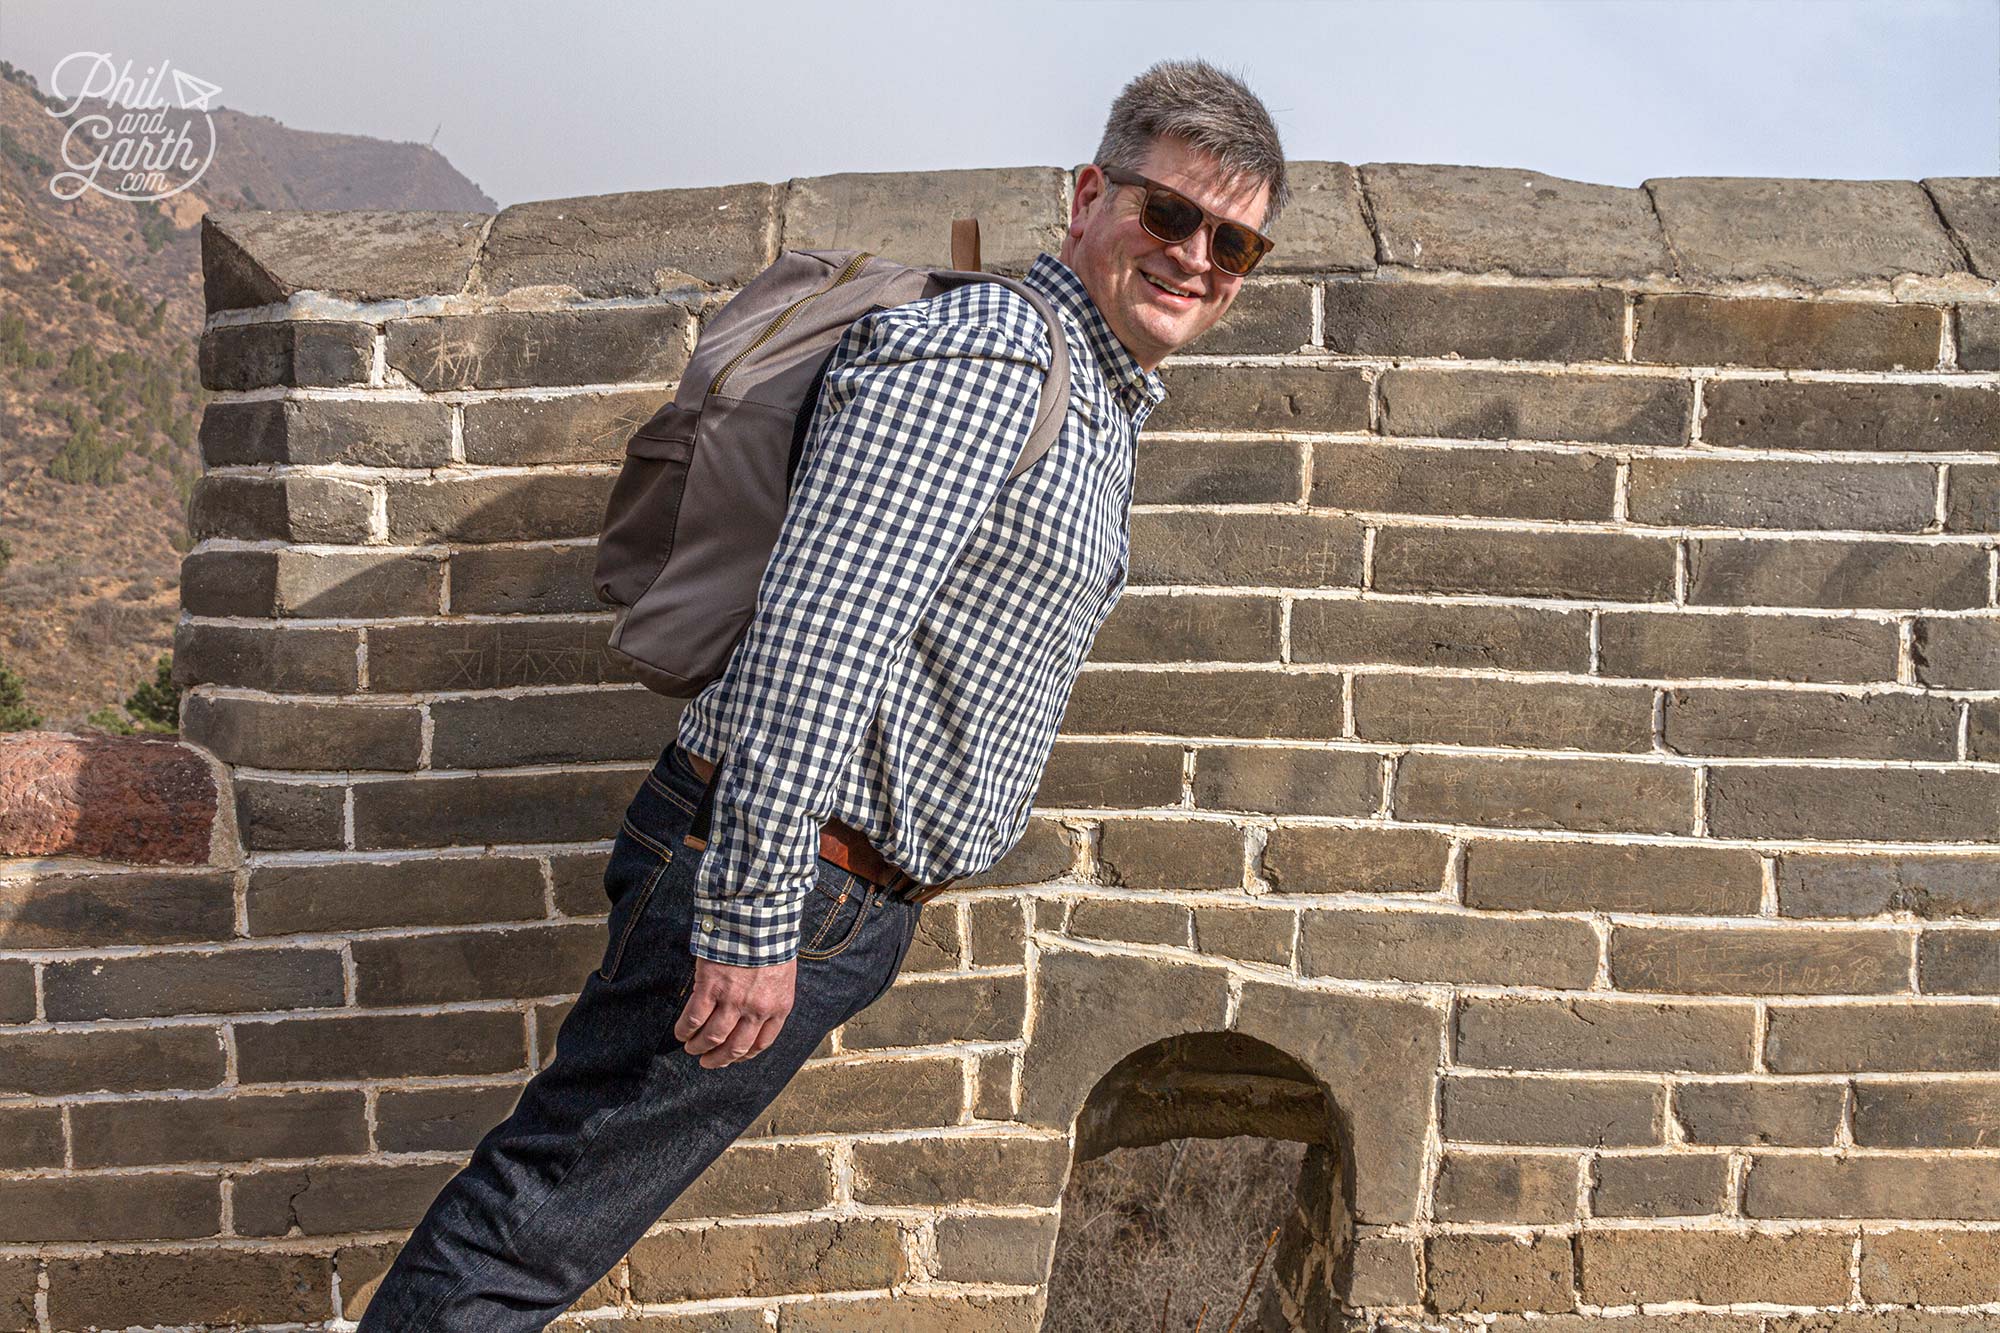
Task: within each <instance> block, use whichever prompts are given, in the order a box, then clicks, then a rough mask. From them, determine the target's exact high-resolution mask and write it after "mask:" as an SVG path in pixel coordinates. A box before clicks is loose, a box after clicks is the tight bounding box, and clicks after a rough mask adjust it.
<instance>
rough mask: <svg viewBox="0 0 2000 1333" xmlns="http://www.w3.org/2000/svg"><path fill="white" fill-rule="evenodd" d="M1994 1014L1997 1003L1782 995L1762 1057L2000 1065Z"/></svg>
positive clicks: (1831, 1062) (1776, 1069) (1905, 1066)
mask: <svg viewBox="0 0 2000 1333" xmlns="http://www.w3.org/2000/svg"><path fill="white" fill-rule="evenodd" d="M1996 1019H2000V1005H1994V1004H1978V1003H1969V1002H1966V1001H1962V1000H1948V1001H1939V1002H1931V1003H1925V1002H1924V1001H1922V1000H1917V1001H1914V1002H1913V1001H1911V1000H1909V999H1907V998H1905V999H1899V1000H1885V1001H1882V1002H1881V1003H1879V1004H1871V1003H1865V1002H1864V1003H1855V1002H1851V1001H1846V1002H1841V1003H1839V1004H1824V1003H1820V1004H1815V1003H1812V1002H1810V1001H1805V1000H1797V1001H1790V1002H1787V1001H1783V1000H1779V1001H1774V1002H1773V1003H1772V1005H1771V1007H1770V1020H1769V1026H1768V1028H1767V1030H1766V1033H1765V1037H1764V1062H1765V1064H1766V1065H1767V1066H1768V1067H1769V1068H1770V1070H1771V1072H1772V1073H1774V1074H1860V1073H1890V1072H1897V1071H1911V1072H1923V1073H1946V1072H1951V1071H1960V1070H1962V1071H1967V1072H1972V1073H1990V1072H1991V1071H1992V1070H1993V1069H1994V1068H1996V1067H2000V1022H1996V1021H1995V1020H1996Z"/></svg>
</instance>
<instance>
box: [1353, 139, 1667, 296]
mask: <svg viewBox="0 0 2000 1333" xmlns="http://www.w3.org/2000/svg"><path fill="white" fill-rule="evenodd" d="M1360 172H1361V180H1362V186H1363V188H1364V189H1365V190H1366V191H1367V194H1368V201H1369V203H1370V205H1371V206H1372V212H1373V217H1374V222H1375V228H1376V234H1377V236H1378V237H1379V244H1380V247H1381V259H1382V262H1383V263H1385V264H1397V265H1402V266H1404V267H1407V268H1414V269H1425V270H1431V269H1443V270H1456V271H1458V272H1462V273H1487V272H1491V271H1492V270H1494V269H1504V270H1505V271H1507V272H1509V273H1514V274H1519V275H1520V276H1522V277H1605V278H1642V277H1646V276H1648V275H1651V274H1667V275H1671V274H1672V272H1673V260H1672V257H1671V256H1669V255H1668V253H1667V247H1666V243H1665V241H1664V239H1663V238H1662V237H1661V235H1660V224H1659V221H1658V219H1657V218H1656V217H1655V216H1654V213H1653V206H1652V203H1651V202H1650V201H1649V200H1648V198H1647V197H1646V192H1645V191H1644V190H1641V189H1633V188H1629V187H1621V186H1613V185H1596V184H1592V183H1590V182H1587V181H1573V180H1565V179H1564V178H1563V177H1561V176H1548V175H1544V174H1543V173H1541V172H1539V171H1522V170H1520V169H1518V168H1514V167H1468V166H1448V165H1443V164H1434V163H1428V162H1367V163H1363V164H1362V166H1361V168H1360Z"/></svg>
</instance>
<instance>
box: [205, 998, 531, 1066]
mask: <svg viewBox="0 0 2000 1333" xmlns="http://www.w3.org/2000/svg"><path fill="white" fill-rule="evenodd" d="M526 1058H527V1040H526V1035H525V1033H524V1031H523V1028H522V1024H521V1015H520V1013H519V1012H518V1011H516V1010H513V1009H502V1010H461V1011H457V1012H452V1013H442V1014H352V1015H346V1014H343V1015H338V1016H332V1017H327V1018H292V1019H280V1020H278V1021H276V1022H270V1023H238V1024H236V1061H237V1077H238V1078H240V1079H241V1080H242V1081H243V1082H245V1083H293V1082H299V1081H302V1080H312V1081H321V1080H333V1079H380V1078H403V1077H406V1076H410V1075H425V1076H434V1077H444V1076H447V1075H455V1074H502V1073H508V1072H511V1071H513V1070H517V1069H521V1068H523V1067H524V1065H525V1063H526Z"/></svg>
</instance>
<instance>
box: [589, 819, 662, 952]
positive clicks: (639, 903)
mask: <svg viewBox="0 0 2000 1333" xmlns="http://www.w3.org/2000/svg"><path fill="white" fill-rule="evenodd" d="M621 841H622V839H621ZM616 859H617V858H616V855H615V854H614V856H613V860H614V862H615V861H616ZM672 863H673V860H672V857H671V855H669V856H668V857H667V858H666V859H664V860H660V861H658V862H657V863H656V864H655V865H654V866H653V869H652V871H651V872H650V873H649V874H647V875H646V877H645V881H644V882H643V883H642V884H640V885H639V887H638V888H637V889H636V890H635V891H632V892H629V893H625V894H621V895H620V896H619V897H618V899H617V904H616V906H614V907H613V908H612V909H611V920H610V922H609V923H608V925H609V932H610V939H609V940H608V941H607V942H606V944H605V947H604V961H603V962H602V963H601V964H599V966H598V969H597V975H598V976H600V977H602V978H604V979H605V980H606V981H616V980H617V979H618V968H619V966H620V965H621V964H622V963H623V962H624V961H625V950H626V946H627V945H629V944H631V942H632V935H633V932H634V931H636V930H637V929H638V928H639V922H640V921H641V919H643V918H644V917H645V915H646V905H647V904H648V903H650V902H652V900H653V895H654V893H655V892H657V891H658V889H659V887H660V881H661V879H663V878H664V877H665V876H666V873H667V867H668V866H669V865H671V864H672ZM621 918H622V919H621Z"/></svg>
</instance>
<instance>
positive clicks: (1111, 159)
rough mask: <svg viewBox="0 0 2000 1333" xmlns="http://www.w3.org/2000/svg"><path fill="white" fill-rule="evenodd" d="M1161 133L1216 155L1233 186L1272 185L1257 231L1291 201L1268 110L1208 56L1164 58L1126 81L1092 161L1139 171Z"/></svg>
mask: <svg viewBox="0 0 2000 1333" xmlns="http://www.w3.org/2000/svg"><path fill="white" fill-rule="evenodd" d="M1163 137H1170V138H1176V139H1180V140H1183V141H1184V142H1186V143H1187V144H1188V145H1189V146H1190V147H1193V148H1198V149H1200V150H1202V151H1203V152H1205V153H1207V154H1208V155H1209V156H1211V157H1213V158H1215V160H1216V161H1217V162H1218V163H1219V164H1220V165H1221V167H1222V171H1223V176H1224V179H1225V180H1226V181H1228V182H1229V183H1230V185H1231V186H1234V185H1235V184H1236V183H1238V182H1241V181H1246V180H1252V179H1254V180H1258V181H1262V182H1263V183H1264V184H1266V185H1268V186H1270V188H1271V197H1270V202H1269V203H1268V204H1267V205H1266V206H1265V209H1264V219H1263V221H1262V223H1261V224H1259V229H1260V230H1262V231H1269V230H1270V229H1271V226H1272V224H1273V223H1275V222H1277V220H1278V214H1279V213H1281V212H1283V211H1284V207H1285V205H1286V204H1287V203H1288V202H1290V200H1291V197H1292V189H1291V186H1290V185H1289V184H1288V183H1287V182H1286V180H1285V150H1284V149H1283V147H1281V146H1280V145H1279V143H1278V129H1277V126H1275V125H1273V124H1272V123H1271V113H1270V112H1268V111H1266V110H1265V109H1264V104H1263V102H1261V101H1259V100H1258V97H1257V94H1255V93H1253V92H1251V91H1250V89H1249V87H1248V86H1246V85H1245V84H1244V82H1243V81H1242V80H1241V79H1239V78H1237V77H1236V76H1234V75H1232V74H1228V73H1225V72H1223V71H1222V70H1219V69H1217V68H1216V67H1215V66H1213V65H1211V64H1209V63H1208V62H1207V61H1206V60H1202V59H1199V58H1196V59H1194V60H1162V61H1160V62H1159V63H1158V64H1156V65H1154V66H1153V67H1152V68H1151V69H1148V70H1147V71H1146V72H1145V73H1143V74H1141V75H1139V76H1138V77H1137V78H1135V79H1133V80H1132V81H1131V82H1130V83H1128V84H1126V85H1125V87H1124V89H1123V91H1121V92H1120V93H1119V94H1118V97H1117V99H1116V100H1115V101H1113V102H1112V103H1111V115H1110V117H1109V119H1107V120H1106V121H1105V125H1104V138H1103V139H1102V140H1100V141H1099V143H1098V145H1097V156H1096V158H1095V159H1094V160H1095V161H1096V162H1097V164H1098V165H1099V166H1108V167H1116V168H1118V169H1120V170H1122V171H1138V170H1139V169H1140V168H1141V167H1142V166H1143V165H1144V164H1145V160H1146V154H1147V153H1148V152H1149V151H1151V149H1152V147H1153V141H1154V140H1155V139H1158V138H1163Z"/></svg>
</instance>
